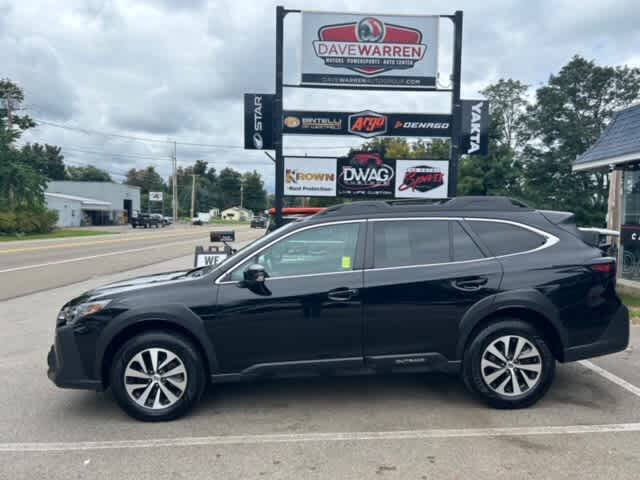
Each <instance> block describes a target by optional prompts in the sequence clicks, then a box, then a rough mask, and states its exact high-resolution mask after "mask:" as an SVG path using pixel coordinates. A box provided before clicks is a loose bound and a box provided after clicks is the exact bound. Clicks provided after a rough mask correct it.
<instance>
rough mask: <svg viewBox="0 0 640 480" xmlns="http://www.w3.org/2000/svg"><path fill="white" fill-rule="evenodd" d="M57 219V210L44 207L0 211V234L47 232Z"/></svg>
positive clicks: (53, 226) (51, 228)
mask: <svg viewBox="0 0 640 480" xmlns="http://www.w3.org/2000/svg"><path fill="white" fill-rule="evenodd" d="M57 221H58V212H56V211H55V210H47V209H46V208H37V207H36V208H21V209H19V210H16V211H4V212H0V234H3V235H13V234H16V233H22V234H24V233H49V232H51V231H52V230H53V229H54V228H55V225H56V222H57Z"/></svg>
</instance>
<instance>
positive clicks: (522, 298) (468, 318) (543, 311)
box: [456, 288, 567, 359]
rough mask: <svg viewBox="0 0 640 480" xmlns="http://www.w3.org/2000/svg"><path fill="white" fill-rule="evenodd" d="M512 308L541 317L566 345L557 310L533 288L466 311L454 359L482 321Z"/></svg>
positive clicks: (505, 294)
mask: <svg viewBox="0 0 640 480" xmlns="http://www.w3.org/2000/svg"><path fill="white" fill-rule="evenodd" d="M514 308H520V309H524V310H529V311H531V312H534V313H536V314H538V315H540V316H541V317H543V318H544V319H545V320H546V321H547V322H548V323H549V324H550V325H551V326H552V327H553V329H554V330H555V332H556V334H557V335H558V338H559V339H560V342H561V343H562V346H563V347H564V346H566V345H567V333H566V329H565V328H562V325H561V323H560V320H559V313H558V309H557V307H556V306H555V305H554V304H553V303H552V302H551V301H550V300H549V299H548V298H547V297H546V296H544V295H543V294H542V293H540V292H539V291H538V290H535V289H533V288H531V289H520V290H510V291H508V292H501V293H497V294H496V295H493V296H490V297H486V298H484V299H482V300H481V301H479V302H478V303H476V304H475V305H473V307H471V308H470V309H469V310H467V312H466V313H465V315H464V316H463V317H462V320H461V321H460V328H459V335H458V344H457V347H456V358H458V359H460V358H462V356H463V354H464V348H465V346H466V344H467V341H468V339H469V335H471V332H473V329H474V328H475V327H476V326H477V325H478V324H479V323H480V322H481V321H482V320H484V319H485V318H487V317H489V316H491V315H495V314H499V313H500V311H506V310H508V309H514Z"/></svg>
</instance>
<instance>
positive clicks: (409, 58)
mask: <svg viewBox="0 0 640 480" xmlns="http://www.w3.org/2000/svg"><path fill="white" fill-rule="evenodd" d="M302 41H303V45H302V82H303V83H308V84H334V85H363V86H366V85H378V86H385V85H393V86H399V87H409V88H433V87H435V84H436V83H435V81H436V72H437V58H438V17H433V16H392V15H354V14H346V13H321V12H303V14H302Z"/></svg>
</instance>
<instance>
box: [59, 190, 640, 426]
mask: <svg viewBox="0 0 640 480" xmlns="http://www.w3.org/2000/svg"><path fill="white" fill-rule="evenodd" d="M615 279H616V264H615V260H614V259H613V258H610V257H607V256H605V254H603V253H602V252H601V251H600V250H599V249H598V248H596V247H594V246H591V245H589V244H587V243H585V242H584V241H583V240H582V239H581V234H580V231H579V230H578V229H577V228H576V226H575V223H574V218H573V215H572V214H570V213H566V212H550V211H539V210H533V209H530V208H527V207H526V206H523V205H521V204H519V203H517V202H514V201H512V200H510V199H508V198H504V197H458V198H455V199H451V200H448V201H444V202H442V203H439V204H425V203H416V202H406V201H379V202H358V203H352V204H345V205H340V206H336V207H332V208H329V209H327V210H325V211H323V212H321V213H318V214H316V215H314V216H312V217H308V218H302V219H300V220H299V221H297V222H292V223H290V224H288V225H286V226H284V227H282V228H280V229H278V230H275V231H274V232H272V233H270V234H268V235H266V236H264V237H262V238H260V239H259V240H257V241H256V242H254V243H252V244H251V245H249V246H247V247H245V248H244V249H243V250H241V251H240V252H238V253H236V254H235V255H233V256H231V257H230V258H228V259H227V260H225V261H224V262H223V263H221V264H219V265H218V266H216V267H204V268H200V269H194V270H190V271H185V272H174V273H168V274H162V275H154V276H150V277H144V278H135V279H132V280H129V281H124V282H120V283H117V284H111V285H107V286H105V287H102V288H98V289H96V290H92V291H89V292H86V293H84V294H82V295H81V296H79V297H77V298H75V299H73V300H71V301H70V302H68V303H67V304H65V305H64V307H63V308H62V310H61V311H60V314H59V315H58V319H57V327H56V334H55V345H54V346H53V347H52V349H51V352H50V353H49V357H48V363H49V377H50V378H51V379H52V380H53V381H54V382H55V384H56V385H58V386H60V387H69V388H87V389H96V390H100V389H104V388H107V387H111V389H112V390H113V393H114V395H115V398H116V399H117V401H118V403H119V404H120V405H121V406H122V408H123V409H124V410H125V411H126V412H128V413H129V414H130V415H132V416H133V417H135V418H138V419H141V420H168V419H172V418H176V417H178V416H180V415H182V414H184V413H185V412H187V411H188V410H189V409H190V408H191V407H193V406H194V404H195V403H196V402H197V401H198V399H199V398H200V396H201V395H202V393H203V391H204V389H205V385H206V384H207V382H213V383H218V382H227V381H235V380H242V379H250V378H255V377H259V376H281V375H290V374H296V375H306V374H317V373H328V374H347V373H348V374H353V373H376V372H403V371H410V372H416V371H435V370H438V371H455V372H460V373H461V375H462V378H463V379H464V382H465V384H466V385H467V387H468V388H469V390H471V391H472V392H474V393H475V394H477V395H478V396H479V397H480V398H483V399H484V400H486V401H487V402H488V403H489V404H490V405H492V406H494V407H499V408H518V407H526V406H529V405H531V404H533V403H534V402H536V401H537V400H538V399H540V398H541V397H542V396H543V395H544V394H545V392H546V391H547V390H548V389H549V387H550V385H551V382H552V380H553V376H554V370H555V364H556V361H560V362H569V361H573V360H578V359H583V358H588V357H593V356H597V355H604V354H608V353H612V352H617V351H620V350H623V349H624V348H625V347H626V346H627V343H628V339H629V318H628V312H627V309H626V308H625V306H624V305H623V304H622V303H621V302H620V299H619V298H618V297H617V295H616V291H615Z"/></svg>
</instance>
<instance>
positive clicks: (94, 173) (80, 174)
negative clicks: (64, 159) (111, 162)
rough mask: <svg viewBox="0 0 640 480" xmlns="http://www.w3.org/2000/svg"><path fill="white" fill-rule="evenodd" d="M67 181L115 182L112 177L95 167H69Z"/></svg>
mask: <svg viewBox="0 0 640 480" xmlns="http://www.w3.org/2000/svg"><path fill="white" fill-rule="evenodd" d="M67 179H68V180H73V181H76V182H113V180H112V178H111V175H109V173H107V172H105V171H104V170H101V169H99V168H97V167H94V166H93V165H89V166H86V167H67Z"/></svg>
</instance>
